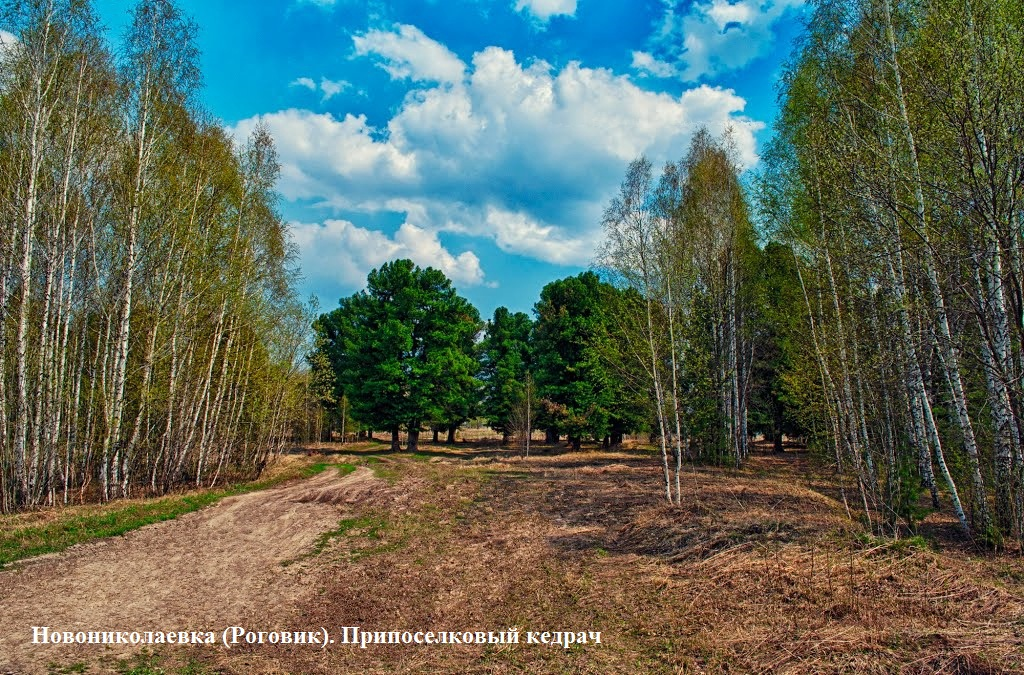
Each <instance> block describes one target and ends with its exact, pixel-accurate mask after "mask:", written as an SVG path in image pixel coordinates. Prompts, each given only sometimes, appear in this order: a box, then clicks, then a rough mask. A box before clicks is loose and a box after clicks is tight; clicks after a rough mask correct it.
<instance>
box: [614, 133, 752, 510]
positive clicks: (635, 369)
mask: <svg viewBox="0 0 1024 675" xmlns="http://www.w3.org/2000/svg"><path fill="white" fill-rule="evenodd" d="M733 156H734V152H733V151H732V150H731V148H730V143H729V138H728V136H726V137H725V138H723V139H715V138H713V137H712V136H711V135H710V134H709V133H708V131H707V130H701V131H699V132H698V133H697V134H696V135H695V136H694V139H693V141H692V144H691V147H690V149H689V152H688V154H687V155H686V157H684V158H683V159H682V160H680V161H679V162H677V163H669V164H667V165H666V166H665V167H664V170H663V172H662V174H661V176H660V177H658V178H657V179H655V177H654V174H653V168H652V166H651V164H650V162H649V161H648V160H647V159H645V158H642V157H641V158H639V159H637V160H636V161H634V162H633V163H631V164H630V166H629V169H628V170H627V173H626V177H625V180H624V181H623V183H622V186H621V188H620V191H619V194H618V195H617V196H616V197H615V198H614V199H613V200H612V201H611V203H610V204H609V206H608V208H607V209H606V211H605V215H604V221H603V225H604V232H605V241H604V244H603V246H602V248H601V249H600V252H599V256H598V259H597V265H598V267H599V268H600V269H601V270H602V272H603V273H604V274H605V276H606V277H607V278H608V279H609V280H610V281H611V282H612V283H613V284H615V285H616V286H617V287H619V288H621V289H623V290H625V291H626V292H625V293H624V294H623V296H622V297H623V305H624V306H623V307H621V308H619V311H617V312H615V321H617V322H618V324H619V325H618V330H617V335H618V337H619V340H620V344H619V345H618V350H619V351H618V353H620V354H624V355H626V357H627V358H626V363H627V364H628V365H627V368H626V369H625V370H627V371H632V373H633V378H632V382H633V384H634V385H635V386H637V387H639V388H641V389H642V390H644V391H646V392H648V393H649V394H650V396H651V397H652V399H653V402H654V406H653V408H654V413H655V418H656V419H655V420H654V425H653V428H654V435H655V436H657V438H658V442H659V443H660V449H661V458H662V464H663V469H664V481H665V496H666V498H667V499H668V501H669V502H673V503H679V502H680V500H681V493H680V470H681V466H682V462H683V460H684V458H690V459H694V458H701V459H705V460H712V461H723V460H724V461H728V462H731V463H736V464H738V463H741V462H742V461H743V460H744V459H746V457H747V455H748V452H749V448H748V438H749V435H750V434H749V433H748V428H747V423H748V410H749V402H750V385H751V365H752V360H753V342H752V339H751V333H750V331H749V330H748V327H747V325H746V324H747V321H748V319H749V316H750V311H751V302H750V293H749V283H748V277H749V276H750V275H749V270H750V265H751V261H752V260H753V259H754V256H756V255H757V247H756V244H755V242H754V231H753V228H752V226H751V222H750V218H749V215H748V211H747V205H746V201H745V198H744V193H743V190H742V187H741V185H740V181H739V168H738V167H737V165H736V163H735V161H734V159H733ZM624 365H625V364H624ZM627 374H628V373H627Z"/></svg>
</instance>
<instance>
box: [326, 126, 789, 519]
mask: <svg viewBox="0 0 1024 675" xmlns="http://www.w3.org/2000/svg"><path fill="white" fill-rule="evenodd" d="M604 221H605V222H604V225H605V231H606V235H607V237H606V242H605V245H604V247H603V248H602V251H601V254H600V256H599V258H598V259H597V260H596V262H595V265H594V270H593V271H588V272H584V273H582V274H579V275H576V276H572V277H567V278H564V279H559V280H556V281H552V282H551V283H549V284H547V285H546V286H545V287H544V288H543V289H542V290H541V292H540V297H539V299H538V300H537V302H536V303H535V305H534V308H533V316H532V317H531V316H529V315H527V314H525V313H523V312H512V311H510V310H508V309H507V308H505V307H499V308H498V309H497V310H495V312H494V315H493V317H492V318H491V319H490V320H488V321H486V322H484V321H482V320H481V318H480V315H479V312H478V311H477V310H476V308H474V307H473V306H472V304H471V303H470V302H469V301H468V300H466V299H465V298H463V297H461V296H459V295H458V293H457V292H456V290H455V289H454V288H453V287H452V284H451V282H450V281H449V280H448V279H447V278H446V277H445V276H444V275H443V274H442V273H441V272H440V271H438V270H436V269H433V268H429V267H428V268H420V267H418V266H416V265H415V264H414V263H413V262H412V261H410V260H398V261H394V262H391V263H387V264H385V265H383V266H382V267H380V268H379V269H376V270H374V271H372V272H371V273H370V275H369V277H368V279H367V287H366V289H365V290H363V291H360V292H358V293H355V294H354V295H352V296H349V297H347V298H343V299H342V300H341V302H340V306H339V307H338V308H337V309H335V310H334V311H332V312H329V313H325V314H323V315H321V316H320V318H319V319H318V320H317V321H316V323H315V325H314V328H315V330H316V333H317V349H316V351H315V352H314V353H313V354H311V356H310V363H311V365H312V369H313V373H314V374H313V377H312V380H313V382H314V383H315V387H316V389H317V391H318V395H319V396H321V398H322V399H323V400H324V401H325V404H326V405H327V406H328V408H329V409H331V410H332V412H333V414H335V415H339V414H340V411H341V407H340V404H344V406H345V410H346V411H347V412H346V413H345V415H346V420H347V417H348V416H349V415H350V416H351V418H352V420H353V421H354V422H355V423H356V424H357V425H359V426H361V428H363V429H365V430H383V431H386V432H390V434H391V442H392V448H393V449H395V450H398V449H400V433H401V432H405V433H406V434H407V438H408V445H407V449H408V450H409V451H411V452H414V451H416V449H417V448H418V443H419V434H420V433H421V431H422V430H425V429H432V430H433V431H434V433H435V440H436V438H437V436H436V434H437V432H438V431H445V432H447V433H448V435H449V440H451V439H453V438H454V431H455V429H457V428H458V427H459V426H461V425H463V424H464V423H466V422H467V421H468V420H471V419H475V418H479V417H482V418H484V419H486V421H487V423H488V424H489V425H490V426H491V427H492V428H493V429H494V430H495V431H497V432H499V433H501V434H502V436H503V440H504V441H505V442H506V443H507V442H509V441H510V440H513V439H517V440H518V441H519V442H521V443H525V440H526V439H528V438H529V437H530V432H531V431H532V430H533V429H539V430H543V431H544V432H545V436H546V440H547V442H548V443H556V442H559V441H561V440H564V441H565V442H566V443H567V444H568V446H570V447H572V448H573V449H576V450H579V449H580V448H581V447H582V444H583V443H584V442H594V443H600V444H602V445H604V446H605V447H609V446H615V445H618V444H619V443H621V442H622V440H623V437H624V436H625V435H626V434H630V433H637V432H640V433H645V434H649V435H650V437H651V438H652V439H654V440H655V441H656V442H657V443H658V444H659V447H660V451H661V458H662V461H663V465H664V471H665V489H666V496H667V498H668V499H669V500H670V501H673V502H678V501H679V500H680V495H679V472H680V470H681V467H682V463H683V461H684V460H695V459H699V460H702V461H712V462H718V463H730V464H739V463H741V462H742V461H743V460H744V459H746V457H747V456H748V454H749V452H750V439H751V438H752V437H753V436H755V435H758V434H761V435H764V436H765V437H767V438H769V439H771V440H773V441H775V445H776V448H777V449H781V445H782V439H783V435H784V434H790V435H799V434H802V433H803V432H804V428H803V427H802V426H800V424H799V420H798V418H796V417H794V416H793V414H792V413H793V410H792V409H791V407H787V405H786V396H787V395H788V391H787V390H786V389H785V385H784V384H783V378H784V375H785V374H786V372H788V370H787V366H786V363H787V361H786V360H787V358H789V351H788V350H787V348H786V344H785V342H786V340H787V339H788V332H786V331H780V329H779V328H778V326H779V324H780V323H786V322H789V323H790V324H793V322H794V319H793V318H792V317H790V316H787V315H785V314H784V312H780V310H778V309H777V308H778V307H780V306H781V305H783V304H786V303H790V305H791V304H792V303H793V302H794V301H795V297H796V290H795V289H796V288H797V286H796V278H797V277H796V272H795V265H794V264H793V263H792V260H791V256H789V255H788V249H786V248H785V247H782V246H778V245H775V244H772V245H769V246H768V247H766V248H764V249H762V248H761V247H759V246H758V243H757V241H756V237H755V231H754V227H753V225H752V223H751V219H750V216H749V212H748V205H747V201H746V197H745V195H744V193H743V189H742V186H741V184H740V180H739V169H738V167H737V166H736V164H735V162H734V161H733V160H732V150H731V148H730V147H729V143H728V138H724V139H714V138H713V137H712V136H711V135H710V134H709V133H707V132H706V131H701V132H699V133H698V134H697V135H696V136H695V138H694V140H693V143H692V146H691V148H690V150H689V152H688V154H687V156H686V157H685V158H684V159H683V160H681V161H680V162H679V163H673V164H669V165H668V166H667V167H666V168H665V172H664V174H663V175H662V176H661V177H660V178H659V179H658V180H655V178H654V176H653V172H652V167H651V165H650V163H649V162H647V160H645V159H642V158H641V159H638V160H637V161H636V162H633V163H632V164H631V165H630V167H629V170H628V173H627V176H626V179H625V181H624V182H623V185H622V188H621V193H620V194H619V195H618V196H617V197H616V198H614V199H613V200H612V201H611V203H610V205H609V206H608V209H607V211H606V214H605V218H604ZM338 426H340V419H338V421H336V422H335V424H334V427H335V428H337V427H338Z"/></svg>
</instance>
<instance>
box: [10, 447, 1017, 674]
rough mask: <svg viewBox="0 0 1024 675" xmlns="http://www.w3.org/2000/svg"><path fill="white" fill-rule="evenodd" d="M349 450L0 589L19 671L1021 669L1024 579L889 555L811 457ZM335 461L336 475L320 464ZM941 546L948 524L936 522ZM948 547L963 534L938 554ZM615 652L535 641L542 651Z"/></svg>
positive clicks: (893, 547)
mask: <svg viewBox="0 0 1024 675" xmlns="http://www.w3.org/2000/svg"><path fill="white" fill-rule="evenodd" d="M382 449H383V448H382V446H373V445H362V446H358V447H357V448H356V449H355V450H353V448H352V447H351V446H334V447H328V448H325V449H324V452H325V454H326V455H327V461H336V462H346V463H352V464H356V465H358V468H357V469H356V471H355V472H353V473H351V474H348V475H345V476H342V475H341V474H340V473H339V472H336V471H334V470H331V469H328V470H327V471H325V472H324V473H322V474H320V475H318V476H316V477H314V478H311V479H307V480H303V481H296V482H293V483H290V484H286V485H284V486H281V487H277V488H274V489H269V490H265V491H262V492H256V493H251V494H247V495H242V496H238V497H232V498H230V499H225V500H223V501H222V502H220V503H218V504H217V505H215V506H212V507H209V508H207V509H204V510H202V511H199V512H196V513H192V514H188V515H186V516H182V517H180V518H178V519H177V520H174V521H168V522H165V523H161V524H158V525H152V526H149V527H146V528H143V529H141V530H137V531H134V532H132V533H129V534H128V535H126V536H124V537H118V538H114V539H108V540H105V541H100V542H95V543H91V544H85V545H80V546H77V547H74V548H72V549H70V550H68V551H66V552H65V553H62V554H59V555H53V556H47V557H44V558H39V559H35V560H32V561H26V562H24V563H20V564H18V565H17V566H15V567H14V568H13V569H11V570H5V571H0V673H2V672H4V669H5V668H6V669H7V670H10V671H12V672H18V673H21V672H26V673H34V672H124V673H127V672H134V673H139V674H142V673H161V672H163V673H175V672H181V673H184V672H188V673H203V672H227V673H253V672H257V673H285V672H302V673H307V672H312V673H335V672H342V673H347V672H351V673H364V672H369V673H392V672H397V673H421V672H460V673H461V672H481V673H483V672H488V673H489V672H566V673H570V672H573V673H575V672H622V673H636V672H665V673H678V672H737V673H745V672H779V673H789V672H792V673H804V672H879V673H882V672H884V673H889V672H921V673H932V672H964V673H968V672H971V673H974V672H1024V561H1022V560H1021V558H1020V557H1019V556H1015V555H1009V554H999V555H993V554H984V555H983V554H980V553H977V552H975V551H972V550H971V549H969V548H967V547H966V546H964V545H963V544H962V543H959V542H957V541H955V540H953V539H950V538H949V537H945V538H938V539H934V538H933V539H932V540H930V543H926V542H924V540H922V539H919V538H918V539H912V540H901V541H896V542H893V541H891V540H887V539H876V538H874V537H872V536H870V535H869V534H867V533H866V532H865V530H864V528H863V527H862V526H861V525H859V524H858V523H856V522H854V521H851V520H850V518H848V516H847V514H846V511H845V509H844V507H843V505H842V502H841V501H839V495H838V494H833V492H832V488H831V486H830V482H829V480H828V479H827V477H824V476H821V475H816V474H815V473H814V472H813V471H812V469H811V465H810V464H809V463H808V461H807V458H806V456H805V455H803V454H801V453H795V452H787V453H784V454H783V455H781V456H777V455H776V456H773V455H763V456H755V457H753V458H752V459H751V461H750V462H749V464H748V465H747V466H746V467H745V468H744V469H743V470H739V471H736V470H729V469H720V468H687V469H686V472H685V474H684V476H683V482H682V488H683V489H682V493H683V500H682V501H683V504H682V506H681V507H671V506H668V505H667V504H665V503H664V493H663V488H662V485H661V477H660V468H659V462H658V460H657V459H656V458H655V457H653V456H652V455H650V454H649V453H647V452H644V451H640V450H622V451H614V452H610V451H589V452H582V453H566V452H564V451H563V450H561V449H554V448H548V449H546V452H544V453H543V454H538V455H535V456H533V457H530V458H529V459H524V458H519V457H515V456H513V455H510V454H508V453H505V452H502V451H500V450H499V449H497V448H496V447H494V446H486V445H479V444H477V445H469V444H466V445H463V444H460V445H457V446H452V447H447V446H444V445H438V446H434V445H432V444H429V443H427V444H425V445H424V446H423V447H422V450H423V452H421V453H419V454H417V455H408V454H397V455H391V454H387V453H381V452H380V450H382ZM316 459H317V460H323V458H322V457H317V458H316ZM933 520H934V521H935V522H933V523H931V524H930V525H931V530H932V531H934V532H938V533H942V532H944V530H945V523H944V521H943V520H942V519H941V518H934V519H933ZM943 536H944V535H943ZM235 625H238V626H244V627H246V628H248V629H251V630H264V631H273V630H318V629H319V628H320V627H325V628H326V629H327V630H328V631H329V632H330V634H331V635H332V637H336V638H338V639H339V641H340V637H341V636H340V629H341V628H342V627H345V626H359V627H360V628H362V629H364V630H367V631H391V630H399V631H406V630H408V631H420V630H422V631H427V630H432V631H505V630H507V629H511V628H516V629H518V630H519V633H520V636H521V637H520V643H519V644H517V645H500V644H492V645H369V646H367V647H366V648H365V649H360V648H359V647H358V646H352V645H345V644H334V645H330V646H329V647H328V648H326V649H322V650H321V649H315V648H311V647H309V646H295V645H292V646H285V645H269V644H262V645H258V644H257V645H238V646H236V647H234V648H232V649H230V650H228V649H225V648H224V647H222V646H220V647H182V646H163V647H157V648H150V649H149V650H146V651H142V650H139V649H138V648H132V647H130V646H117V647H114V648H106V647H103V646H98V645H83V646H75V647H64V646H61V645H33V644H31V637H32V630H31V626H49V627H51V628H55V629H59V630H110V631H114V630H129V631H130V630H136V631H146V630H165V631H169V630H175V631H177V630H204V631H205V630H210V631H215V632H216V633H217V634H218V639H219V634H220V631H222V630H223V629H224V628H226V627H228V626H235ZM563 630H564V631H573V632H580V631H600V632H601V644H600V645H594V644H588V645H576V646H573V647H571V648H570V649H563V648H562V647H559V646H544V645H536V644H526V633H527V632H528V631H536V632H544V631H563Z"/></svg>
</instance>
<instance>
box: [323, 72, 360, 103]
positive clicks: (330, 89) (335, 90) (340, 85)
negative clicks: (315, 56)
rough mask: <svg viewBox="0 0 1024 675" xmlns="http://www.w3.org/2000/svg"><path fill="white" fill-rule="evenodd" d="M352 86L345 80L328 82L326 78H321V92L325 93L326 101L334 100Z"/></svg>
mask: <svg viewBox="0 0 1024 675" xmlns="http://www.w3.org/2000/svg"><path fill="white" fill-rule="evenodd" d="M351 86H352V85H351V84H349V83H348V82H346V81H345V80H328V79H327V78H326V77H321V78H320V91H322V92H323V93H324V97H323V100H324V101H328V100H330V99H332V98H334V97H335V96H337V95H338V94H340V93H341V92H343V91H345V90H346V89H348V88H349V87H351Z"/></svg>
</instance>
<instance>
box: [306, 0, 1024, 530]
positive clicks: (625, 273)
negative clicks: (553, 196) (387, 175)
mask: <svg viewBox="0 0 1024 675" xmlns="http://www.w3.org/2000/svg"><path fill="white" fill-rule="evenodd" d="M1022 72H1024V5H1022V4H1021V3H1020V2H1018V0H978V1H976V2H974V1H972V2H969V3H964V2H961V1H954V0H936V1H933V2H928V3H917V2H896V1H895V0H818V1H816V2H815V3H813V11H812V13H811V14H810V18H809V21H808V25H807V30H806V33H805V35H804V36H803V37H802V38H801V40H800V41H799V43H798V48H797V50H796V52H795V54H794V56H793V59H792V60H791V62H790V64H789V65H788V67H787V68H786V70H785V72H784V76H783V79H782V82H781V104H782V110H781V115H780V119H779V121H778V123H777V126H776V136H775V139H774V141H773V142H772V143H771V144H770V146H769V147H768V149H767V151H766V152H765V155H764V157H763V159H762V162H761V165H760V166H759V168H758V169H757V170H756V171H755V172H753V173H752V175H750V176H749V177H748V180H747V181H746V182H744V181H741V179H740V177H739V175H740V172H739V169H738V167H737V165H736V161H735V158H734V154H735V153H734V151H733V150H732V149H731V146H730V139H729V135H728V134H726V135H725V137H723V138H721V139H714V138H712V137H711V136H710V135H709V134H708V133H707V132H705V131H702V132H699V133H697V134H696V135H695V137H694V140H693V143H692V145H691V147H690V149H689V151H688V153H687V155H686V156H685V157H684V158H683V159H682V160H680V161H679V162H675V163H669V164H668V165H666V166H665V167H664V169H663V170H662V172H661V174H660V175H655V173H654V169H653V167H652V166H651V165H650V163H649V162H648V161H647V160H645V159H643V158H640V159H638V160H636V161H635V162H633V163H632V164H631V165H630V167H629V169H628V171H627V174H626V177H625V180H624V181H623V183H622V186H621V189H620V191H619V194H618V195H617V196H615V197H614V199H612V200H611V202H610V204H609V206H608V209H607V211H606V213H605V217H604V226H605V240H604V244H603V246H602V248H601V249H600V251H599V254H598V257H597V259H596V261H595V265H594V268H595V271H596V272H597V274H595V273H592V272H591V273H586V274H583V275H580V276H577V277H572V278H569V279H563V280H560V281H556V282H553V283H552V284H549V285H548V286H547V287H545V289H544V290H543V292H542V293H541V297H540V299H539V301H538V302H537V304H536V305H535V307H534V316H533V317H532V318H531V317H528V316H526V315H525V314H512V313H510V312H508V311H507V310H505V309H499V310H498V311H497V312H496V313H495V315H494V317H493V319H491V321H489V322H487V323H486V325H484V324H482V323H481V321H480V319H479V317H478V315H477V313H476V311H475V310H474V309H473V308H472V307H471V306H470V305H469V303H468V302H466V301H465V300H463V299H461V298H458V296H457V295H456V294H455V293H454V291H452V290H451V287H450V284H448V282H447V280H445V279H443V276H441V275H440V273H438V272H436V271H433V270H419V269H417V268H415V267H414V266H413V265H412V264H411V263H408V262H407V261H406V262H399V263H394V264H391V265H387V266H385V267H384V268H381V269H380V270H378V271H376V272H374V274H372V275H371V278H370V284H369V287H368V289H367V291H365V292H363V293H360V294H357V295H355V296H353V297H351V298H348V299H346V300H344V301H342V305H341V307H340V308H339V309H337V310H335V311H334V312H332V313H330V314H327V315H324V316H322V317H321V318H320V320H319V321H318V322H317V331H318V334H319V337H320V340H321V343H320V348H319V350H318V352H317V353H316V354H315V355H314V363H315V365H316V366H317V368H316V372H317V373H319V376H318V377H319V381H320V383H321V386H322V387H323V388H324V391H327V390H329V393H327V394H324V395H325V396H326V397H327V398H332V399H335V400H346V401H351V414H352V415H353V417H354V418H355V419H356V420H358V421H359V422H361V423H363V424H365V425H368V426H372V427H374V428H385V429H392V430H398V429H408V430H409V431H410V436H409V438H410V441H409V443H410V445H411V446H413V447H415V444H416V433H417V430H418V429H420V428H421V427H423V428H429V427H437V428H451V427H454V426H457V425H458V424H460V423H462V422H463V421H464V420H466V419H468V418H470V417H473V416H476V415H483V416H485V417H486V418H487V419H489V420H490V423H491V425H492V426H493V427H494V428H495V429H496V430H498V431H501V432H502V433H504V434H506V436H507V437H508V436H513V435H515V434H516V433H520V434H521V433H522V430H523V429H528V428H543V429H546V430H547V431H548V437H549V440H554V439H557V438H558V437H559V435H564V436H566V437H567V438H568V440H569V441H570V442H571V443H572V444H573V445H575V446H577V447H578V446H579V445H580V443H581V442H582V441H583V440H586V439H595V440H603V441H604V442H605V443H606V444H611V443H614V442H615V441H616V440H617V439H618V438H621V435H622V434H623V433H626V432H629V431H637V430H643V431H647V432H649V433H650V434H651V436H652V438H654V439H656V442H657V443H658V444H659V447H660V450H661V457H662V463H663V468H664V481H665V485H664V487H665V492H666V498H667V499H668V500H669V501H672V502H678V501H679V500H680V499H681V493H680V489H679V471H680V466H681V462H682V461H683V460H684V459H685V458H687V457H690V458H699V459H704V460H713V461H729V462H737V463H739V462H742V461H743V460H744V459H745V457H746V456H747V453H748V451H749V445H748V444H749V439H750V438H752V437H753V436H754V435H755V434H758V433H762V434H764V435H766V436H767V437H768V438H769V439H774V440H775V441H776V447H777V448H779V444H780V443H781V438H782V436H783V434H788V435H799V436H802V437H803V438H805V439H807V440H808V442H809V444H810V446H811V448H812V450H814V451H815V452H817V454H818V456H819V457H820V458H822V459H823V460H824V461H827V462H829V463H830V464H831V465H832V467H833V468H834V470H835V471H836V474H837V476H838V480H839V486H840V487H841V489H842V495H843V500H844V502H845V503H846V505H847V508H848V510H849V511H850V513H851V515H854V512H857V513H859V515H860V517H862V518H863V519H864V520H865V522H867V523H870V524H871V527H872V528H874V529H875V530H876V531H878V532H880V533H882V532H890V533H897V532H900V531H906V530H908V529H909V530H914V529H915V527H916V526H917V524H918V523H919V522H920V520H921V519H922V518H924V517H925V516H926V515H927V513H928V512H929V511H930V510H932V509H939V508H944V509H945V508H948V509H950V510H951V511H952V513H953V514H955V516H956V517H957V519H958V520H959V522H960V525H961V527H962V529H963V530H964V532H965V533H967V534H968V535H969V536H971V537H973V538H974V539H975V540H976V541H978V542H979V543H984V544H986V545H991V546H998V545H1000V543H1001V542H1003V541H1004V539H1005V538H1006V537H1013V538H1017V539H1018V540H1019V539H1021V537H1022V528H1024V386H1022V377H1024V254H1022V250H1024V205H1022V204H1024V201H1022V200H1024V87H1022V86H1021V84H1020V73H1022ZM751 211H752V212H753V215H751ZM752 221H753V222H755V223H756V224H757V226H756V227H755V225H754V224H752ZM410 289H415V290H410ZM481 327H482V328H483V330H484V333H483V340H482V342H479V343H477V342H474V340H473V338H472V336H473V335H474V334H475V333H476V331H477V330H479V329H480V328H481ZM325 373H327V375H325ZM396 438H397V434H396Z"/></svg>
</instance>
